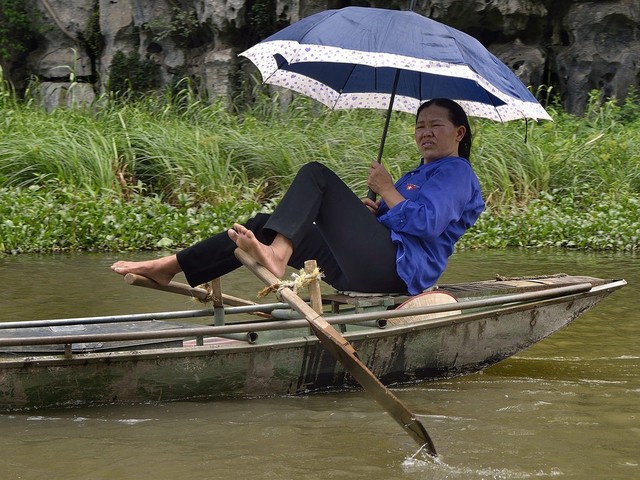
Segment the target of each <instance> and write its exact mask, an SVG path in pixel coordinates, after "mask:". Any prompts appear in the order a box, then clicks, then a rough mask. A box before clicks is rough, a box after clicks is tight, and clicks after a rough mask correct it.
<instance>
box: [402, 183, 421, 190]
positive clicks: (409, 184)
mask: <svg viewBox="0 0 640 480" xmlns="http://www.w3.org/2000/svg"><path fill="white" fill-rule="evenodd" d="M404 188H405V190H417V189H418V188H420V187H419V186H418V185H415V184H413V183H407V185H406V186H405V187H404Z"/></svg>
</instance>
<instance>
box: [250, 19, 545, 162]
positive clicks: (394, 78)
mask: <svg viewBox="0 0 640 480" xmlns="http://www.w3.org/2000/svg"><path fill="white" fill-rule="evenodd" d="M240 55H242V56H244V57H246V58H248V59H249V60H251V61H252V62H253V63H254V64H255V65H256V67H257V68H258V70H259V71H260V74H261V76H262V79H263V82H265V83H268V84H271V85H277V86H281V87H285V88H288V89H291V90H294V91H296V92H299V93H302V94H305V95H307V96H309V97H311V98H314V99H315V100H318V101H319V102H321V103H323V104H324V105H327V106H328V107H330V108H332V109H352V108H377V109H388V115H387V123H386V124H385V129H384V133H383V136H382V142H381V146H380V153H379V156H378V161H380V159H381V156H382V150H383V148H384V140H385V136H386V131H387V126H388V122H389V117H390V114H391V110H398V111H404V112H410V113H414V112H415V111H416V110H417V109H418V106H419V105H420V104H421V103H422V102H424V101H426V100H429V99H431V98H436V97H445V98H450V99H452V100H455V101H457V102H458V103H459V104H460V105H461V106H462V107H463V108H464V110H465V111H466V113H467V114H468V115H471V116H477V117H484V118H489V119H493V120H496V121H500V122H506V121H509V120H516V119H535V120H538V119H545V120H551V117H550V116H549V115H548V114H547V112H546V111H545V110H544V108H543V107H542V106H541V105H540V104H539V103H538V101H537V100H536V98H535V97H534V96H533V95H532V93H531V92H530V91H529V90H528V89H527V88H526V87H525V86H524V84H523V83H522V82H521V81H520V79H519V78H518V77H517V76H516V75H515V74H514V73H513V72H512V71H511V70H510V69H509V67H507V66H506V65H505V64H504V63H502V62H501V61H500V60H499V59H498V58H497V57H495V56H494V55H493V54H491V53H490V52H489V51H488V50H487V49H486V48H485V47H484V46H483V45H482V44H481V43H480V42H478V41H477V40H476V39H474V38H473V37H471V36H469V35H467V34H465V33H463V32H461V31H459V30H456V29H454V28H452V27H449V26H447V25H444V24H442V23H439V22H437V21H435V20H432V19H429V18H427V17H424V16H422V15H419V14H418V13H415V12H413V11H399V10H387V9H379V8H367V7H346V8H342V9H338V10H326V11H323V12H320V13H317V14H315V15H311V16H309V17H306V18H304V19H302V20H300V21H298V22H296V23H294V24H292V25H290V26H288V27H286V28H284V29H282V30H281V31H279V32H277V33H275V34H273V35H271V36H270V37H268V38H267V39H265V40H263V41H262V42H260V43H258V44H257V45H255V46H253V47H251V48H249V49H248V50H246V51H244V52H243V53H241V54H240Z"/></svg>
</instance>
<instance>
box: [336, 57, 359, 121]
mask: <svg viewBox="0 0 640 480" xmlns="http://www.w3.org/2000/svg"><path fill="white" fill-rule="evenodd" d="M355 69H356V64H355V63H354V64H353V66H352V67H351V71H350V72H349V74H348V75H346V76H345V78H344V82H343V83H342V86H341V87H340V90H338V96H337V97H336V101H335V102H333V107H332V110H333V109H335V107H336V104H337V103H338V101H339V100H340V97H341V96H342V92H343V91H344V87H345V86H346V85H347V83H349V78H351V75H353V71H354V70H355Z"/></svg>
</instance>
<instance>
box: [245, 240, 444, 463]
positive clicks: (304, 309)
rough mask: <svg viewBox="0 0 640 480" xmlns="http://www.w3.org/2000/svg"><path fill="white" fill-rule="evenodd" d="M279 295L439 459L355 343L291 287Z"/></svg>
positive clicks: (248, 259) (259, 272)
mask: <svg viewBox="0 0 640 480" xmlns="http://www.w3.org/2000/svg"><path fill="white" fill-rule="evenodd" d="M235 254H236V257H237V258H238V260H240V261H241V262H242V263H243V264H244V265H245V266H246V267H247V268H248V269H249V270H251V271H252V272H253V273H254V274H255V275H256V276H257V277H258V278H259V279H260V280H262V281H263V282H264V283H265V284H267V285H274V284H277V283H278V282H279V279H278V278H277V277H276V276H275V275H273V274H272V273H271V272H270V271H269V270H267V269H266V268H265V267H263V266H262V265H260V264H259V263H258V262H257V261H256V260H255V259H254V258H253V257H252V256H251V255H249V254H248V253H247V252H245V251H243V250H240V249H236V251H235ZM279 293H280V296H281V297H282V299H283V300H284V301H286V302H287V303H288V304H289V305H290V306H291V307H292V308H293V309H294V310H296V311H297V312H298V313H299V314H300V315H302V316H303V317H304V318H305V319H306V320H307V322H309V324H310V325H311V328H312V329H313V331H314V332H315V334H316V336H317V337H318V339H319V340H320V342H321V343H322V345H323V346H324V347H325V348H326V349H327V350H328V351H329V353H331V354H332V355H333V356H334V357H335V358H336V359H337V360H339V361H340V363H342V365H343V366H344V368H345V369H346V370H347V371H348V372H349V373H350V374H351V375H352V376H353V377H354V378H355V379H356V380H357V381H358V383H359V384H360V385H362V387H363V388H364V389H365V390H366V391H367V392H369V393H370V394H371V396H373V398H374V399H375V400H376V401H377V402H378V403H379V404H380V405H381V406H382V407H383V408H384V409H385V410H386V411H387V412H388V413H389V415H391V416H392V417H393V419H394V420H395V421H396V422H398V423H399V424H400V426H402V428H404V429H405V431H406V432H407V433H408V434H409V435H411V437H412V438H413V439H414V440H415V441H416V442H417V443H418V445H420V447H424V448H425V449H426V450H427V452H428V453H430V454H431V455H433V456H437V453H436V449H435V446H434V445H433V442H432V441H431V438H430V437H429V434H428V433H427V430H426V429H425V428H424V426H423V425H422V423H420V420H418V418H416V416H415V415H414V414H413V413H411V411H410V410H409V409H408V408H407V407H406V406H405V405H404V404H403V403H402V402H401V401H400V400H399V399H398V398H397V397H396V396H395V395H394V394H393V393H391V392H390V391H389V390H388V389H387V388H386V387H385V386H384V385H383V384H382V382H380V380H378V378H377V377H376V376H375V375H374V374H373V373H372V372H371V371H370V370H369V369H368V368H367V366H366V365H365V364H364V363H362V361H361V360H360V359H359V358H358V356H357V354H356V351H355V350H354V348H353V347H352V346H351V344H350V343H349V342H348V341H347V340H346V339H345V338H344V337H343V336H342V335H341V334H340V333H338V331H337V330H336V329H334V328H333V327H332V326H331V325H330V324H329V323H328V322H327V321H326V320H325V319H324V318H323V317H322V315H320V314H319V313H317V312H316V311H315V310H313V308H311V307H310V306H309V305H307V303H306V302H305V301H304V300H302V299H301V298H300V297H298V295H296V294H295V293H294V292H293V290H291V289H290V288H288V287H282V288H281V289H280V290H279Z"/></svg>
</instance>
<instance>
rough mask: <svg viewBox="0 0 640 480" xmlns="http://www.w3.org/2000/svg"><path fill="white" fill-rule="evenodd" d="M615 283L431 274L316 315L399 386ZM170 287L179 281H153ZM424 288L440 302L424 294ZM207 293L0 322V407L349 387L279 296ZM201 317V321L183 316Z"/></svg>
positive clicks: (531, 330)
mask: <svg viewBox="0 0 640 480" xmlns="http://www.w3.org/2000/svg"><path fill="white" fill-rule="evenodd" d="M624 285H626V282H625V281H624V280H603V279H599V278H593V277H582V276H570V275H564V274H558V275H551V276H545V277H535V278H518V279H504V278H499V279H495V280H489V281H480V282H470V283H460V284H451V285H440V286H439V287H438V288H437V289H436V290H435V294H434V292H431V293H426V294H422V295H420V296H417V297H412V298H407V297H403V296H387V295H385V296H350V295H347V294H344V293H342V294H338V293H336V294H333V295H325V297H324V298H323V299H322V303H323V305H324V309H325V310H324V311H325V315H324V318H325V319H326V320H327V321H328V322H329V323H331V324H332V325H334V327H335V328H336V329H337V330H338V331H339V332H341V334H342V335H343V336H344V338H346V339H347V340H348V341H349V342H350V343H351V345H353V347H354V348H355V350H356V351H357V353H358V356H359V358H360V359H361V360H362V362H363V363H364V364H365V365H366V366H367V367H368V368H369V369H370V370H371V372H373V373H374V374H375V376H377V377H378V378H379V379H380V381H382V383H384V384H385V385H403V384H409V383H413V382H420V381H429V380H436V379H441V378H450V377H455V376H459V375H464V374H468V373H472V372H477V371H479V370H482V369H484V368H486V367H488V366H490V365H492V364H494V363H496V362H499V361H501V360H503V359H505V358H508V357H510V356H512V355H514V354H516V353H518V352H520V351H522V350H523V349H525V348H527V347H529V346H531V345H533V344H535V343H537V342H539V341H540V340H542V339H544V338H545V337H547V336H549V335H551V334H552V333H554V332H556V331H557V330H559V329H560V328H563V327H565V326H566V325H568V324H569V323H571V322H572V321H573V320H575V319H576V318H577V317H578V316H580V315H581V314H583V313H584V312H586V311H587V310H589V309H591V308H592V307H594V306H595V305H596V304H598V303H599V302H600V301H602V300H603V299H604V298H606V297H607V296H608V295H609V294H610V293H612V292H613V291H615V290H617V289H619V288H621V287H623V286H624ZM172 288H173V291H177V292H179V291H181V290H184V289H185V286H182V285H179V284H172V286H171V287H163V289H167V290H171V289H172ZM189 291H190V292H191V294H194V295H195V294H200V293H201V291H200V290H198V289H190V290H189ZM194 292H195V293H194ZM429 296H431V298H435V297H444V298H445V300H447V299H448V300H447V303H441V304H439V303H438V302H435V303H436V304H433V303H434V302H426V303H427V304H425V303H424V302H423V300H425V299H429ZM216 298H217V301H216V302H214V307H208V308H203V309H197V310H188V311H179V312H160V313H154V314H137V315H121V316H109V317H87V318H75V319H58V320H37V321H28V322H11V321H5V322H0V410H4V411H11V410H19V409H36V408H38V409H39V408H46V407H59V406H77V405H89V404H105V403H112V402H149V401H175V400H189V399H216V398H233V397H256V396H266V395H293V394H301V393H309V392H315V391H321V390H327V389H351V388H354V387H355V386H356V385H357V384H356V383H355V381H354V380H353V378H352V377H351V376H350V375H349V374H348V373H346V371H345V369H344V368H343V367H342V365H341V364H340V363H338V362H337V361H336V359H335V358H334V357H333V356H332V355H331V354H330V353H328V352H327V350H325V348H323V346H322V345H321V344H320V343H319V341H318V338H317V337H316V336H315V335H314V334H313V333H312V331H311V330H310V328H309V324H308V323H307V321H305V320H304V319H302V318H301V317H300V315H298V314H296V313H295V312H294V311H293V310H291V309H290V308H289V306H288V305H287V304H284V303H280V302H278V303H265V304H261V305H256V304H251V302H247V301H243V300H241V299H237V298H235V297H228V296H226V297H225V296H222V299H223V300H225V301H226V303H227V304H226V305H224V304H222V303H221V302H220V296H219V295H218V297H216ZM414 305H417V306H414ZM249 315H251V319H248V318H247V316H249ZM256 315H257V316H256ZM207 316H209V317H211V318H212V320H213V321H212V325H198V324H195V323H193V322H191V323H189V322H188V319H190V318H195V317H207ZM236 318H237V319H238V320H235V319H236Z"/></svg>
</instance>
